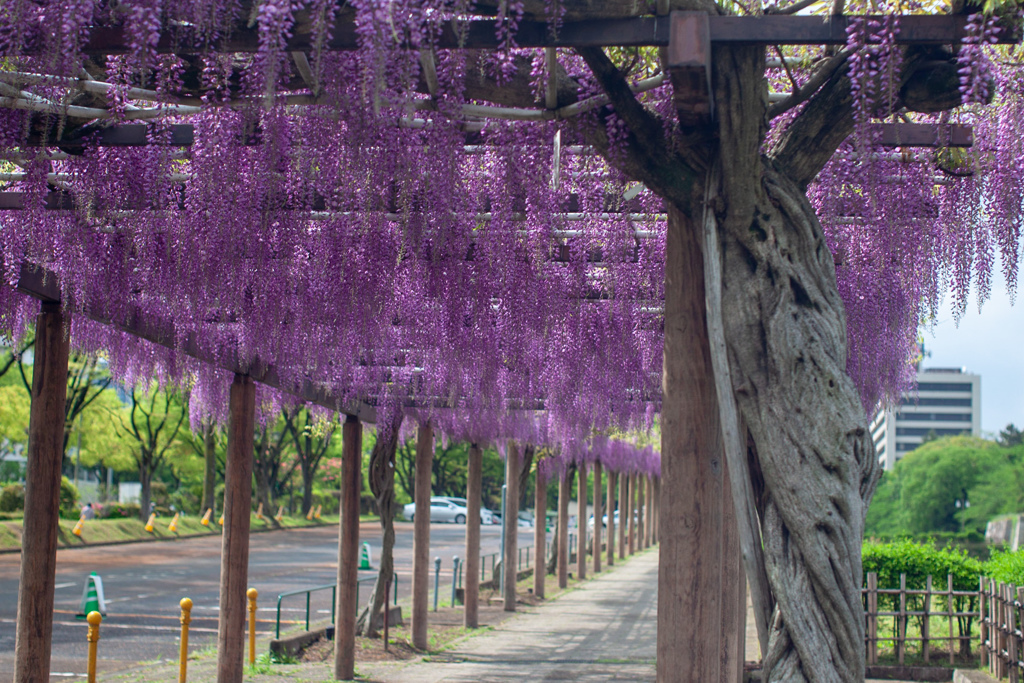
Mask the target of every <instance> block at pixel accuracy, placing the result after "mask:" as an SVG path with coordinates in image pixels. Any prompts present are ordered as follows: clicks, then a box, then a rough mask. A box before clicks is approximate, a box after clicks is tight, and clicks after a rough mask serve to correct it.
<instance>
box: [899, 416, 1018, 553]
mask: <svg viewBox="0 0 1024 683" xmlns="http://www.w3.org/2000/svg"><path fill="white" fill-rule="evenodd" d="M1005 460H1006V455H1005V453H1004V452H1003V450H1002V449H1001V448H1000V447H999V445H998V444H997V443H995V442H993V441H986V440H984V439H979V438H977V437H973V436H952V437H946V438H942V439H938V440H936V441H932V442H930V443H927V444H923V445H922V446H921V447H920V448H918V449H916V450H914V451H912V452H911V453H908V454H907V455H906V456H905V457H904V458H903V459H902V460H901V461H900V462H898V463H897V464H896V467H895V468H894V471H895V473H896V477H897V478H898V480H899V482H898V486H899V501H900V505H901V507H902V508H903V514H904V515H905V521H906V530H907V531H908V532H909V533H911V534H922V533H930V532H936V531H959V530H960V529H961V526H962V525H964V524H966V522H967V521H968V520H973V522H974V525H973V527H974V529H976V530H980V529H978V522H977V517H976V516H973V515H969V514H968V511H967V510H965V509H964V508H963V507H961V508H957V507H956V501H957V500H961V501H962V500H963V499H964V494H965V493H966V494H967V496H966V497H967V498H968V499H969V500H970V502H971V505H972V506H975V505H977V504H978V503H980V502H981V501H980V500H979V496H977V495H976V491H975V487H976V486H977V485H978V483H979V482H981V481H985V480H986V477H987V476H988V475H990V474H991V473H992V472H993V471H994V470H996V469H998V468H999V467H1000V466H1001V465H1002V464H1003V463H1004V462H1005ZM890 496H891V494H890ZM890 500H891V498H890ZM883 504H884V503H883Z"/></svg>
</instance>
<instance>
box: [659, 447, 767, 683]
mask: <svg viewBox="0 0 1024 683" xmlns="http://www.w3.org/2000/svg"><path fill="white" fill-rule="evenodd" d="M728 478H729V471H728V467H726V468H725V483H724V487H725V491H726V492H727V493H728V491H729V483H728ZM647 486H648V493H647V500H648V502H650V500H651V498H652V494H651V493H650V490H649V489H650V486H651V479H649V478H648V480H647ZM720 505H721V506H722V640H721V642H722V646H721V657H722V664H721V673H722V683H743V660H744V652H745V651H746V640H747V633H746V632H747V579H746V572H745V570H744V569H743V558H742V556H741V555H740V534H739V529H738V527H737V526H736V506H735V505H734V504H733V502H732V498H731V497H730V496H728V495H723V496H722V499H721V501H720ZM649 524H650V520H648V525H649ZM648 528H650V527H649V526H648ZM648 538H649V535H648Z"/></svg>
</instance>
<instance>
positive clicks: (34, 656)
mask: <svg viewBox="0 0 1024 683" xmlns="http://www.w3.org/2000/svg"><path fill="white" fill-rule="evenodd" d="M64 323H65V317H64V314H63V313H62V311H61V308H60V304H59V303H50V302H45V303H43V304H42V305H41V308H40V312H39V315H38V317H37V318H36V344H35V362H34V363H33V366H32V406H31V408H30V413H29V424H28V464H27V466H26V467H27V470H26V473H25V519H24V522H23V525H24V526H23V530H22V535H21V575H20V576H21V577H20V583H19V584H18V617H17V620H18V622H17V624H18V625H17V632H16V635H15V644H14V680H15V681H16V682H17V683H34V682H35V681H47V680H49V678H50V641H51V637H52V635H53V601H54V586H55V583H56V577H57V528H58V523H59V509H60V477H61V464H62V462H63V459H64V401H65V398H66V394H67V385H68V338H67V336H66V335H65V330H64Z"/></svg>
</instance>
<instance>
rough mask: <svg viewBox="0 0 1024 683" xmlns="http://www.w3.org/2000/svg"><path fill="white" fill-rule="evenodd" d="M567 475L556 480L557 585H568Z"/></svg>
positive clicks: (561, 586)
mask: <svg viewBox="0 0 1024 683" xmlns="http://www.w3.org/2000/svg"><path fill="white" fill-rule="evenodd" d="M569 488H570V486H569V477H568V475H567V473H564V472H563V473H562V476H561V477H560V478H559V480H558V587H559V588H565V587H566V586H568V585H569Z"/></svg>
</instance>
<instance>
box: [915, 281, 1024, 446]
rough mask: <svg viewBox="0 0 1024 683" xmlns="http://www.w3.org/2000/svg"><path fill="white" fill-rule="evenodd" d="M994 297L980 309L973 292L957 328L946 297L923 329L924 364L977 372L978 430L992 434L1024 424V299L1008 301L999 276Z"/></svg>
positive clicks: (993, 289)
mask: <svg viewBox="0 0 1024 683" xmlns="http://www.w3.org/2000/svg"><path fill="white" fill-rule="evenodd" d="M994 279H995V280H996V281H995V282H994V283H993V286H992V297H991V298H990V299H989V300H988V301H986V302H985V304H984V305H983V306H982V308H981V313H979V312H978V305H977V301H976V299H975V297H974V293H973V292H972V295H971V303H970V305H969V306H968V308H967V312H966V314H965V315H964V317H963V318H961V320H960V325H959V327H958V326H957V325H956V323H955V322H954V320H953V314H952V313H951V311H950V307H949V297H948V296H947V297H946V301H945V302H944V304H943V307H942V310H941V312H940V313H939V319H938V323H937V324H936V325H935V327H934V329H933V330H931V331H929V330H925V331H924V332H923V336H924V345H925V349H926V350H927V351H928V352H929V353H931V357H930V358H925V359H924V363H923V366H924V367H941V368H950V367H964V368H966V369H967V371H968V372H974V373H977V374H979V375H981V430H982V433H983V434H984V435H986V436H995V435H997V434H998V433H999V430H1000V429H1002V428H1003V427H1005V426H1006V425H1007V424H1008V423H1010V422H1013V423H1014V424H1015V425H1017V426H1018V427H1024V303H1022V302H1021V295H1020V294H1018V296H1017V303H1016V305H1011V304H1010V297H1009V296H1008V295H1007V293H1006V282H1005V280H1003V278H1002V275H1001V274H1000V275H999V276H998V278H994Z"/></svg>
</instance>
